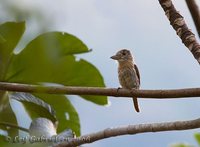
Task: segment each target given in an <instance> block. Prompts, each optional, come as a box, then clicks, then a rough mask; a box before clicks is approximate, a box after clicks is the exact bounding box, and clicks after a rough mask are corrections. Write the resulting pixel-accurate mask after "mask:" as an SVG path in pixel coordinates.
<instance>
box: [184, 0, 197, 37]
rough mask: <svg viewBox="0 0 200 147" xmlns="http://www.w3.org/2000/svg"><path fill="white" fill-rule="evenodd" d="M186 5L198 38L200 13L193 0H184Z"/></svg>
mask: <svg viewBox="0 0 200 147" xmlns="http://www.w3.org/2000/svg"><path fill="white" fill-rule="evenodd" d="M186 4H187V6H188V8H189V10H190V13H191V15H192V18H193V20H194V24H195V26H196V29H197V32H198V34H199V37H200V13H199V12H200V11H199V7H198V5H197V3H196V2H195V0H186Z"/></svg>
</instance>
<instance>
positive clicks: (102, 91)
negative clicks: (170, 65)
mask: <svg viewBox="0 0 200 147" xmlns="http://www.w3.org/2000/svg"><path fill="white" fill-rule="evenodd" d="M0 90H6V91H18V92H29V93H47V94H68V95H103V96H114V97H133V96H137V97H141V98H156V99H163V98H183V97H200V88H187V89H174V90H136V89H132V90H131V91H132V92H131V91H129V90H127V89H119V90H118V89H117V88H103V87H73V86H40V85H29V84H19V83H6V82H0Z"/></svg>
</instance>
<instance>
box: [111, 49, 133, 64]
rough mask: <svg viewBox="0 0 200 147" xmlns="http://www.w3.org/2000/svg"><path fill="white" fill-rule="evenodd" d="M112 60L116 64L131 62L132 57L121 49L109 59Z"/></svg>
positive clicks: (125, 50) (128, 52)
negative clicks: (116, 62) (115, 61)
mask: <svg viewBox="0 0 200 147" xmlns="http://www.w3.org/2000/svg"><path fill="white" fill-rule="evenodd" d="M110 58H111V59H113V60H117V61H118V62H125V61H132V60H133V57H132V55H131V52H130V51H129V50H127V49H122V50H120V51H118V52H117V53H116V54H115V55H114V56H112V57H110Z"/></svg>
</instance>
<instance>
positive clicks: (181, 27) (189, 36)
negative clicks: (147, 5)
mask: <svg viewBox="0 0 200 147" xmlns="http://www.w3.org/2000/svg"><path fill="white" fill-rule="evenodd" d="M159 2H160V5H161V6H162V8H163V10H164V11H165V14H166V16H167V18H168V19H169V21H170V24H171V25H172V27H173V28H174V30H175V31H176V33H177V35H178V36H179V37H180V38H181V40H182V42H183V43H184V44H185V46H186V47H187V48H188V49H189V50H190V51H191V53H192V54H193V56H194V57H195V59H196V60H197V61H198V63H199V64H200V44H199V43H198V42H197V40H196V38H195V35H194V34H193V33H192V32H191V30H190V29H189V28H188V26H187V24H186V23H185V20H184V18H183V16H182V15H181V14H180V13H179V12H178V11H177V10H176V8H175V7H174V5H173V3H172V1H171V0H159Z"/></svg>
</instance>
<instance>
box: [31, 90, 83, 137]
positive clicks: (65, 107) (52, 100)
mask: <svg viewBox="0 0 200 147" xmlns="http://www.w3.org/2000/svg"><path fill="white" fill-rule="evenodd" d="M34 95H36V96H37V97H39V98H40V99H42V100H43V101H45V102H46V103H48V104H50V105H51V106H52V107H53V108H54V109H55V110H56V117H57V119H58V129H57V133H60V132H62V131H63V130H65V129H68V128H70V129H72V130H73V131H74V132H75V133H76V135H77V136H79V135H80V120H79V116H78V113H77V112H76V110H75V108H74V107H73V105H72V104H71V102H70V101H69V100H68V99H67V97H65V96H63V95H55V94H34Z"/></svg>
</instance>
